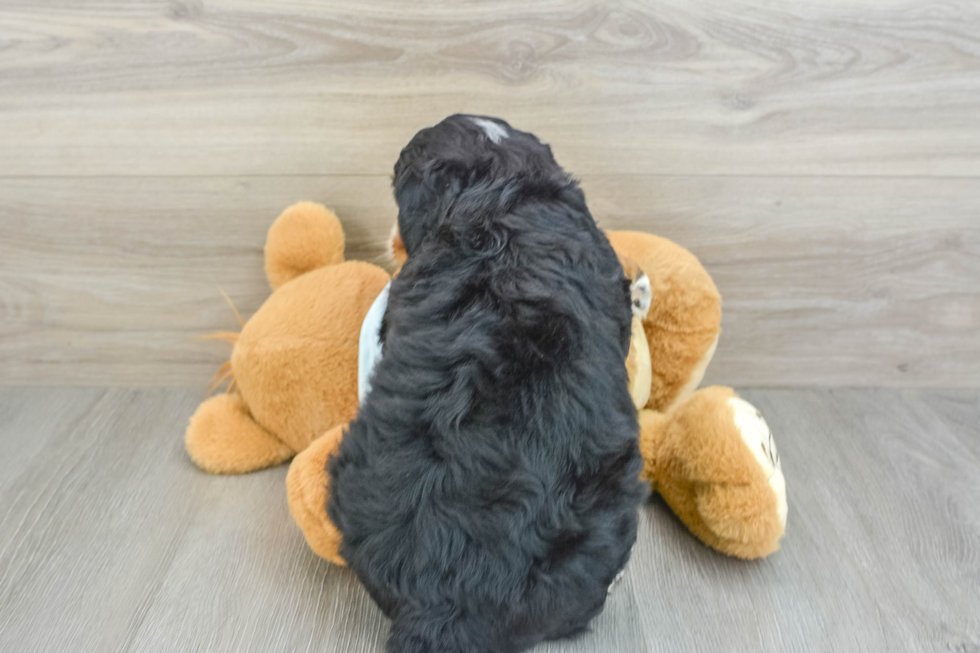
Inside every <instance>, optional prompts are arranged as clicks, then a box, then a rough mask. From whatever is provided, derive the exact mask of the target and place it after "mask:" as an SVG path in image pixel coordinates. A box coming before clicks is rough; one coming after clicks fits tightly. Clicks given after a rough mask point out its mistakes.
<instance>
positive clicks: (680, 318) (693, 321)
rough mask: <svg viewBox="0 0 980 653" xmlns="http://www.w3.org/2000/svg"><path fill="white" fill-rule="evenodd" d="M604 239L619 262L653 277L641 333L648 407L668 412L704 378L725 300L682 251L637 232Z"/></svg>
mask: <svg viewBox="0 0 980 653" xmlns="http://www.w3.org/2000/svg"><path fill="white" fill-rule="evenodd" d="M606 235H607V236H608V238H609V242H610V243H612V246H613V249H615V250H616V253H617V254H619V255H620V257H623V256H625V257H628V258H630V259H632V260H633V261H634V262H635V263H636V264H637V265H638V266H639V268H640V269H641V270H642V271H643V272H645V273H646V275H647V276H648V277H649V280H650V290H651V294H652V297H651V303H650V310H649V312H648V313H647V315H646V317H645V318H644V319H643V328H644V331H645V332H646V336H647V343H648V345H649V348H650V361H651V369H652V372H653V375H652V376H653V379H652V382H651V388H650V398H649V400H648V401H647V403H646V407H647V408H650V409H653V410H657V411H661V412H667V411H669V410H671V409H672V408H673V407H675V406H677V405H679V404H680V403H682V402H683V401H684V400H685V399H687V398H688V397H690V396H691V394H692V393H693V392H694V390H695V389H697V387H698V384H699V383H701V380H702V378H704V373H705V370H706V369H707V367H708V363H709V362H710V361H711V357H712V356H713V355H714V352H715V346H716V345H717V343H718V334H719V332H720V331H721V295H720V294H719V293H718V289H717V288H716V287H715V284H714V282H713V281H712V280H711V277H710V276H709V275H708V273H707V271H706V270H705V269H704V267H702V266H701V264H700V263H699V262H698V260H697V258H695V256H694V255H693V254H691V253H690V252H688V251H687V250H685V249H684V248H683V247H680V246H679V245H676V244H674V243H672V242H671V241H669V240H667V239H665V238H660V237H658V236H654V235H651V234H645V233H639V232H630V231H610V232H608V233H607V234H606Z"/></svg>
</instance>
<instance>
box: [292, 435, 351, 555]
mask: <svg viewBox="0 0 980 653" xmlns="http://www.w3.org/2000/svg"><path fill="white" fill-rule="evenodd" d="M346 430H347V425H346V424H343V425H340V426H335V427H334V428H332V429H330V430H329V431H327V432H326V433H324V434H323V435H322V436H320V437H319V438H317V439H316V440H314V441H313V443H312V444H311V445H310V446H309V447H307V448H306V449H305V450H304V451H302V452H300V454H299V455H297V456H296V458H294V459H293V462H292V464H290V465H289V474H288V475H287V476H286V493H287V495H288V498H289V512H290V513H291V514H292V516H293V520H295V521H296V524H297V525H298V526H299V527H300V529H301V530H302V531H303V536H304V537H305V538H306V542H307V544H309V545H310V548H311V549H313V552H314V553H316V554H317V555H318V556H320V557H321V558H326V559H327V560H329V561H330V562H332V563H334V564H337V565H340V566H344V565H345V564H346V563H345V562H344V559H343V558H342V557H340V544H341V542H342V540H343V536H342V534H341V532H340V530H338V529H337V527H336V526H334V524H333V522H332V521H330V517H328V516H327V500H328V498H329V497H328V493H329V475H328V474H327V460H328V459H329V458H330V456H332V455H333V454H334V453H336V452H337V448H338V447H339V446H340V442H341V441H342V440H343V438H344V433H345V432H346Z"/></svg>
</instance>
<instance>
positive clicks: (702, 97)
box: [0, 0, 980, 176]
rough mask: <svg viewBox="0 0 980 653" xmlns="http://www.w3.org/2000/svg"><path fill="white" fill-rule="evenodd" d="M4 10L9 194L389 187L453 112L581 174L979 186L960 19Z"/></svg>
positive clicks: (902, 14)
mask: <svg viewBox="0 0 980 653" xmlns="http://www.w3.org/2000/svg"><path fill="white" fill-rule="evenodd" d="M0 8H2V12H3V17H2V20H0V42H2V43H3V48H2V50H0V98H2V102H0V134H3V135H4V147H3V148H2V149H0V175H51V174H58V175H132V174H140V175H186V174H220V175H237V174H292V173H299V174H314V173H315V174H351V173H358V174H388V173H389V172H390V170H391V167H392V164H393V162H394V160H395V157H396V156H397V153H398V151H399V150H400V148H401V147H402V146H403V145H404V144H405V142H406V141H407V140H408V138H409V137H410V136H411V135H412V133H414V131H415V130H417V129H418V128H419V127H422V126H424V125H427V124H432V123H433V122H436V121H438V120H439V119H441V118H442V117H444V116H445V115H447V114H449V113H452V112H455V111H466V112H481V113H490V114H496V115H502V116H505V117H507V118H509V119H511V120H512V121H513V123H514V124H515V125H518V126H520V127H523V128H526V129H530V130H534V131H537V132H540V133H541V134H543V135H544V136H545V137H546V138H547V139H548V140H550V141H551V142H552V143H553V145H554V146H555V150H556V152H557V154H558V156H559V158H560V159H561V160H562V161H563V162H564V163H565V164H566V165H567V166H568V167H569V168H570V169H571V170H574V171H576V172H577V173H578V174H583V175H584V174H606V173H617V174H621V173H631V174H639V173H642V174H652V173H656V174H706V173H710V174H756V175H770V174H777V175H784V174H794V175H799V174H804V175H810V174H824V175H825V174H862V175H868V174H871V175H877V174H889V175H903V176H935V175H946V176H977V175H978V174H980V130H978V128H977V119H976V116H977V111H978V108H980V36H978V35H980V10H978V7H977V4H976V3H974V2H970V1H969V0H952V1H949V2H944V3H934V2H925V1H917V2H911V1H908V0H896V1H886V0H850V1H848V2H842V1H836V2H817V1H812V0H811V1H805V2H793V3H773V2H768V1H766V0H738V1H737V2H730V1H726V2H717V1H711V0H701V1H698V2H688V1H686V0H656V1H654V2H640V1H630V0H625V1H622V2H618V1H613V2H593V1H591V0H573V1H572V2H566V1H564V0H561V1H560V0H546V1H544V2H534V3H528V2H522V1H520V0H504V1H503V2H494V3H486V2H478V1H477V0H469V1H464V2H457V1H455V0H440V1H435V2H426V3H425V6H424V8H421V9H420V7H419V5H418V4H417V3H406V2H402V1H401V0H369V1H363V2H356V3H351V2H348V1H346V0H324V1H313V0H286V1H282V2H276V3H268V2H259V1H258V0H213V1H208V2H203V1H202V0H143V1H139V2H131V1H129V0H96V1H94V2H86V3H83V4H78V3H70V2H59V3H51V2H44V3H39V2H34V1H33V0H3V2H2V3H0Z"/></svg>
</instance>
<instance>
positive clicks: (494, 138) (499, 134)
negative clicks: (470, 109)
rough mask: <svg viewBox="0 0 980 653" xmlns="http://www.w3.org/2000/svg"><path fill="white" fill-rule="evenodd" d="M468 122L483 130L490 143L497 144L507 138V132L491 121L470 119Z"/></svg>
mask: <svg viewBox="0 0 980 653" xmlns="http://www.w3.org/2000/svg"><path fill="white" fill-rule="evenodd" d="M470 120H472V121H473V124H475V125H476V126H477V127H479V128H480V129H482V130H483V133H484V134H486V135H487V138H489V139H490V142H491V143H494V144H497V143H499V142H500V141H502V140H504V139H505V138H507V130H506V129H504V128H503V127H501V126H500V125H498V124H497V123H495V122H493V121H492V120H487V119H486V118H470Z"/></svg>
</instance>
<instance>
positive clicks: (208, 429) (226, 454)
mask: <svg viewBox="0 0 980 653" xmlns="http://www.w3.org/2000/svg"><path fill="white" fill-rule="evenodd" d="M184 444H185V446H186V448H187V453H188V454H190V457H191V459H192V460H193V461H194V462H195V463H196V464H197V466H198V467H200V468H201V469H203V470H204V471H207V472H210V473H212V474H245V473H247V472H254V471H256V470H259V469H264V468H266V467H272V466H273V465H279V464H281V463H284V462H286V461H287V460H289V459H290V458H291V457H292V456H293V454H294V453H295V452H294V451H293V450H292V449H290V448H289V447H288V446H287V445H286V444H285V443H284V442H282V441H281V440H279V439H278V438H277V437H275V436H274V435H272V434H271V433H269V432H268V431H266V430H265V429H263V428H262V427H261V426H259V425H258V424H257V423H256V422H255V420H254V419H252V416H251V415H250V414H249V412H248V408H247V407H246V406H245V404H244V403H243V402H242V400H241V397H239V396H238V395H237V394H225V395H218V396H216V397H211V398H210V399H208V400H207V401H205V402H204V403H203V404H201V405H200V406H198V408H197V410H196V411H195V412H194V414H193V415H192V416H191V420H190V424H188V425H187V432H186V433H185V434H184Z"/></svg>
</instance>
